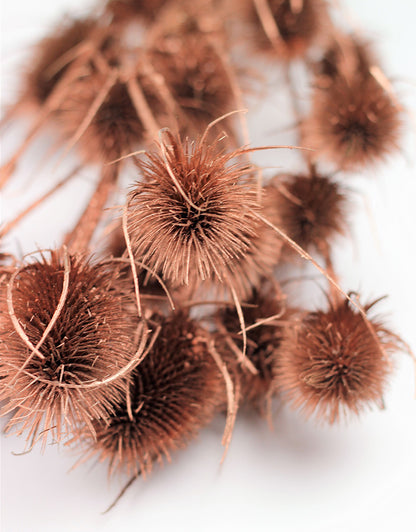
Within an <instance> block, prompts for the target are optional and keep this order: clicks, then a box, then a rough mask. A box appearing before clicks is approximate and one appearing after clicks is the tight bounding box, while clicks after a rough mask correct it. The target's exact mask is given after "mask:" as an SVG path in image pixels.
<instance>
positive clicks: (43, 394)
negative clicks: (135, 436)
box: [0, 250, 147, 441]
mask: <svg viewBox="0 0 416 532" xmlns="http://www.w3.org/2000/svg"><path fill="white" fill-rule="evenodd" d="M130 301H131V296H130V295H129V293H125V289H124V288H123V289H121V288H120V286H119V285H118V284H117V280H116V276H115V274H114V273H113V272H112V271H111V270H109V268H108V265H104V264H102V265H100V264H92V263H89V262H88V261H86V260H85V259H84V258H83V257H76V256H70V255H68V254H67V253H66V252H65V250H63V251H51V252H50V256H49V257H46V256H44V255H42V257H41V259H40V260H38V261H36V262H33V263H31V264H28V265H25V266H23V267H22V268H20V269H17V270H15V272H14V273H13V275H12V276H11V278H10V280H9V283H8V286H7V289H6V288H5V287H4V286H3V287H2V297H1V301H0V305H1V308H0V323H1V328H0V330H1V332H0V350H1V367H0V374H1V376H2V377H3V382H2V388H1V393H0V399H2V400H3V399H4V400H7V404H6V406H5V407H4V409H3V412H2V414H6V413H8V412H12V411H14V414H13V417H12V418H11V420H10V422H9V424H8V428H11V427H13V426H15V425H19V426H20V427H19V430H18V433H19V434H20V433H22V432H23V431H28V439H29V438H33V439H35V438H36V436H38V435H42V434H43V440H44V441H46V438H47V436H48V433H49V432H51V433H52V434H53V435H54V436H55V437H56V438H57V439H58V440H59V439H60V437H61V436H63V435H64V434H65V433H66V432H69V431H71V430H73V429H74V428H75V427H76V426H77V425H78V424H79V423H81V422H82V423H83V424H85V425H86V426H87V427H88V429H89V430H93V426H92V419H106V418H107V416H108V415H109V413H111V412H112V411H113V404H114V402H116V401H118V400H119V399H120V398H121V397H122V395H123V393H124V387H125V382H126V373H127V371H128V370H129V369H131V368H132V367H133V365H134V364H135V363H137V361H138V358H139V356H140V354H141V352H142V351H143V349H144V346H143V342H144V341H145V339H146V334H147V330H146V328H145V327H144V324H143V323H139V322H138V321H137V317H135V313H134V310H133V309H134V306H133V305H132V303H131V302H130ZM135 336H137V338H138V340H137V343H138V344H139V349H138V350H137V353H136V355H135V352H136V347H135V346H136V340H135ZM123 377H124V379H122V378H123ZM127 380H128V378H127Z"/></svg>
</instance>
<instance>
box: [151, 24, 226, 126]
mask: <svg viewBox="0 0 416 532" xmlns="http://www.w3.org/2000/svg"><path fill="white" fill-rule="evenodd" d="M190 50H192V53H190ZM148 55H149V59H150V61H151V62H152V65H153V67H154V68H155V70H156V71H157V72H158V73H159V74H161V75H162V76H163V79H164V82H165V83H166V85H167V87H168V90H169V91H170V93H171V95H172V97H173V98H174V100H175V102H176V103H177V104H178V106H179V108H180V109H181V111H182V112H183V117H182V120H181V124H180V127H181V133H182V134H183V135H195V134H200V132H201V131H203V130H204V129H205V128H206V127H207V125H208V124H209V123H210V122H212V121H213V120H215V119H216V118H218V117H219V116H222V115H224V114H226V113H228V112H229V111H231V110H233V109H235V107H236V106H235V104H234V101H233V89H232V87H231V84H230V81H229V76H228V75H227V72H226V71H225V68H224V65H223V61H222V60H221V58H220V56H219V54H218V51H217V50H215V48H214V47H213V46H212V45H211V44H210V42H209V40H207V39H206V37H205V36H204V35H201V34H200V33H198V32H196V31H193V32H188V33H181V34H179V33H178V34H168V35H164V36H163V37H161V38H159V39H158V40H157V41H156V42H155V43H153V46H152V48H151V49H150V50H149V52H148ZM220 127H221V128H224V127H225V122H222V123H221V124H220Z"/></svg>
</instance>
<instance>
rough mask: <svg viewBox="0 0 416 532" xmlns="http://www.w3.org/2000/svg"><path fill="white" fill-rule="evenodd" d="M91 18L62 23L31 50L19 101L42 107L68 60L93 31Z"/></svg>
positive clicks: (93, 22)
mask: <svg viewBox="0 0 416 532" xmlns="http://www.w3.org/2000/svg"><path fill="white" fill-rule="evenodd" d="M95 26H96V21H95V20H94V19H93V18H87V19H69V20H64V21H63V22H62V23H61V24H60V25H59V27H58V28H57V29H55V30H54V32H53V33H52V34H51V35H49V36H47V37H45V38H44V39H42V40H41V41H40V42H39V44H38V45H37V46H36V48H35V53H34V54H33V59H32V62H31V64H30V68H29V70H28V72H27V74H26V76H25V79H24V84H25V86H24V91H23V97H22V101H25V100H28V101H32V102H34V103H35V104H37V105H42V104H43V103H45V101H46V100H47V98H48V96H49V95H50V94H51V93H52V91H53V89H54V88H55V87H56V85H57V83H58V82H59V80H60V79H61V78H62V76H63V75H64V74H65V72H66V71H67V69H68V67H69V66H70V65H71V63H72V61H73V59H72V60H71V58H70V57H68V59H67V60H64V58H65V56H66V54H69V53H70V52H71V51H73V50H74V49H75V47H76V46H78V45H80V44H81V43H82V42H84V41H85V40H86V39H87V38H88V36H89V35H90V33H91V31H92V30H93V29H94V28H95Z"/></svg>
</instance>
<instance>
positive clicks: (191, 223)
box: [128, 133, 269, 291]
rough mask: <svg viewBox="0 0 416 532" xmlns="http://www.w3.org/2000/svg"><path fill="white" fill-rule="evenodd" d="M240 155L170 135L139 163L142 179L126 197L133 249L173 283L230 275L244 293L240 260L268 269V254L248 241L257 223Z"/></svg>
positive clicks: (247, 169)
mask: <svg viewBox="0 0 416 532" xmlns="http://www.w3.org/2000/svg"><path fill="white" fill-rule="evenodd" d="M239 155H240V152H239V151H236V152H233V153H224V152H221V151H219V150H218V146H217V145H216V144H214V145H208V144H207V143H206V142H191V141H189V140H186V141H185V142H183V143H182V142H181V141H180V140H179V139H177V138H175V137H174V136H173V135H171V134H170V133H167V141H166V142H164V143H162V145H161V146H160V152H159V153H148V154H147V159H146V160H145V161H142V162H139V163H138V166H139V169H140V170H141V173H142V175H143V181H141V182H138V183H137V184H136V186H135V188H134V189H133V190H132V192H131V193H130V197H129V219H128V220H129V233H130V236H131V240H132V245H133V249H134V252H135V255H136V256H137V257H138V258H139V257H140V260H142V261H143V262H144V263H146V264H148V265H149V266H150V267H151V268H152V270H153V271H160V272H162V276H163V278H164V279H165V280H167V281H169V282H171V283H172V284H173V285H177V286H180V285H194V284H198V283H200V282H201V281H203V280H206V279H217V280H219V281H221V282H225V283H231V279H232V283H233V286H234V287H236V288H241V290H243V291H244V289H245V288H246V282H245V279H244V275H243V272H241V269H240V263H241V262H243V261H244V260H245V259H246V258H247V257H249V256H250V261H249V262H250V265H251V267H252V268H253V270H254V271H257V272H261V271H262V269H264V268H265V261H266V262H268V260H269V259H268V258H267V257H263V256H261V255H260V254H259V253H258V252H257V250H256V247H255V243H253V240H254V239H255V238H256V237H257V236H258V235H259V231H260V226H259V222H258V219H257V218H256V215H255V213H256V211H258V210H259V205H258V203H257V198H256V190H255V187H254V186H253V184H252V183H251V182H250V181H249V180H247V175H249V174H250V172H251V168H250V166H249V165H247V163H242V162H241V161H238V160H236V158H237V157H238V156H239ZM244 178H246V179H244ZM245 277H247V275H246V276H245Z"/></svg>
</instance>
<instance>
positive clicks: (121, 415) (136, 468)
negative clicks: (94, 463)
mask: <svg viewBox="0 0 416 532" xmlns="http://www.w3.org/2000/svg"><path fill="white" fill-rule="evenodd" d="M152 320H153V321H154V323H155V326H157V327H160V330H159V332H158V335H157V337H156V340H155V343H154V344H153V347H152V349H151V350H150V352H149V353H148V355H147V356H146V358H145V359H144V360H143V362H142V363H141V364H140V365H139V366H137V367H136V369H135V370H134V371H133V374H132V379H131V382H130V383H126V387H125V393H124V396H123V398H122V399H121V400H119V401H118V402H117V403H116V404H115V406H114V414H113V415H112V416H111V417H110V419H109V420H108V422H107V423H104V422H100V421H97V422H95V423H94V426H95V432H96V439H95V440H93V439H92V438H91V436H90V435H89V433H87V435H86V436H87V437H86V439H84V444H87V445H88V446H89V448H90V453H91V454H98V455H99V457H100V460H102V461H108V463H109V467H110V472H112V471H116V470H124V471H127V472H128V473H130V474H131V473H136V474H137V473H139V472H140V473H142V474H143V475H144V474H146V473H149V472H150V471H151V469H152V467H153V463H154V461H155V460H159V461H162V459H163V457H164V456H167V457H168V458H169V454H170V452H171V451H174V450H176V449H179V448H181V447H183V446H185V445H186V443H187V442H188V441H189V440H190V439H191V438H193V437H194V436H195V435H196V433H197V432H198V430H199V429H200V428H201V427H202V426H204V425H205V424H207V423H208V422H209V421H210V420H211V418H212V416H213V414H214V412H215V408H216V405H217V397H218V395H219V394H220V390H221V387H223V382H222V380H221V376H220V373H219V370H218V368H217V366H216V364H215V362H214V361H213V359H212V358H211V356H210V354H209V352H208V348H207V341H206V340H207V333H206V331H204V330H203V329H202V328H201V327H200V326H199V325H198V324H197V323H196V322H194V321H192V320H190V319H189V318H188V317H187V316H186V315H185V314H183V313H181V312H178V313H175V314H172V315H170V316H169V317H167V318H163V317H161V316H158V315H153V317H152V319H151V320H150V321H152ZM156 333H157V329H156Z"/></svg>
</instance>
